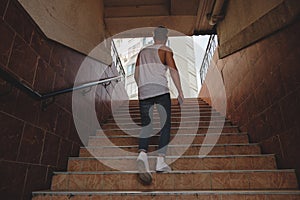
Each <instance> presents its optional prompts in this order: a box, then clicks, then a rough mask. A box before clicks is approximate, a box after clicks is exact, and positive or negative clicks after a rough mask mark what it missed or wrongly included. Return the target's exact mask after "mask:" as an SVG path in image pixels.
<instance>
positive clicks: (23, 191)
mask: <svg viewBox="0 0 300 200" xmlns="http://www.w3.org/2000/svg"><path fill="white" fill-rule="evenodd" d="M27 178H28V167H26V173H25V178H24V183H23V188H22V196H24V194H25V188H26V183H27Z"/></svg>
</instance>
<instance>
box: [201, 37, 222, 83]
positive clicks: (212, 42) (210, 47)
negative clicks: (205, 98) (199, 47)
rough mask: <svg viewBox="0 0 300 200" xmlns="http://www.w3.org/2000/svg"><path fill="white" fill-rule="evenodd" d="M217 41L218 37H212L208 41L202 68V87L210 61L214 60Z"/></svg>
mask: <svg viewBox="0 0 300 200" xmlns="http://www.w3.org/2000/svg"><path fill="white" fill-rule="evenodd" d="M217 45H218V43H217V39H216V35H211V36H210V37H209V40H208V44H207V47H206V51H205V54H204V58H203V61H202V64H201V67H200V80H201V85H202V84H203V82H204V80H205V77H206V74H207V69H208V67H209V65H210V61H211V60H212V57H213V55H214V52H215V50H216V48H217Z"/></svg>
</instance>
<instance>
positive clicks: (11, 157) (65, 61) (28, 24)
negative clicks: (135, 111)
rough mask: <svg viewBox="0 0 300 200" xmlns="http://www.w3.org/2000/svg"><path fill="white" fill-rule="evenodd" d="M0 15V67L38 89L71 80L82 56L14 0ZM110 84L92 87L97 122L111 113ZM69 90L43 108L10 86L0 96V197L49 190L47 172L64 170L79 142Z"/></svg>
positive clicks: (2, 5)
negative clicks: (40, 26)
mask: <svg viewBox="0 0 300 200" xmlns="http://www.w3.org/2000/svg"><path fill="white" fill-rule="evenodd" d="M0 18H1V19H0V67H1V68H3V69H5V70H6V71H7V72H9V73H11V74H12V75H14V76H16V77H17V78H19V79H22V81H23V82H24V83H26V84H27V85H29V86H30V87H32V88H34V89H36V90H37V91H39V92H42V93H43V92H49V91H53V90H57V89H63V88H67V87H70V86H72V85H73V83H74V79H75V76H76V73H77V70H78V68H79V66H80V64H81V62H82V61H83V59H84V58H85V56H84V55H82V54H80V53H78V52H76V51H74V50H72V49H70V48H67V47H65V46H63V45H60V44H58V43H56V42H54V41H50V40H48V39H47V38H46V37H45V36H44V35H43V34H42V33H41V31H40V30H39V29H38V27H37V26H36V25H35V24H34V23H33V22H32V20H31V19H30V17H29V16H28V15H27V13H26V12H25V11H24V10H23V8H22V7H21V6H20V4H19V3H18V2H17V1H16V0H1V1H0ZM89 63H90V64H91V63H92V64H91V66H93V65H95V66H96V67H100V68H101V67H102V68H101V70H102V71H104V72H105V73H104V74H103V77H102V78H104V77H108V76H112V75H113V74H115V72H113V70H112V68H111V67H104V65H103V64H101V63H99V62H97V61H95V60H92V59H90V62H89ZM93 63H94V64H93ZM113 87H114V85H113V84H111V85H109V86H108V87H107V88H106V89H105V88H104V87H102V86H98V90H97V95H96V108H97V112H98V118H99V121H100V122H101V121H103V120H105V118H107V117H108V116H109V114H110V112H111V107H110V95H111V92H112V88H113ZM8 90H9V85H7V84H6V82H4V81H2V80H1V79H0V92H1V94H2V93H5V92H7V91H8ZM71 95H72V94H70V93H69V94H65V95H61V96H58V97H57V98H56V101H55V103H54V104H51V105H50V106H49V107H48V108H47V109H46V110H45V111H43V110H42V109H41V102H40V101H35V100H33V99H32V98H31V97H29V96H28V95H26V94H25V93H23V92H22V91H19V90H18V89H16V88H13V89H12V91H11V92H10V93H8V94H7V95H1V96H0V127H1V133H0V138H1V139H0V177H1V178H0V196H1V199H11V200H17V199H30V195H31V191H34V190H40V189H49V188H50V181H51V174H52V172H53V171H54V170H66V165H67V160H68V157H69V156H76V155H77V154H78V151H79V147H80V145H81V141H80V139H79V137H78V135H77V131H76V128H75V126H74V122H73V116H72V99H71V97H72V96H71ZM83 123H85V125H86V126H88V122H83ZM88 134H94V130H91V131H90V132H89V133H88Z"/></svg>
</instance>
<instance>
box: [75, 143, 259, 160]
mask: <svg viewBox="0 0 300 200" xmlns="http://www.w3.org/2000/svg"><path fill="white" fill-rule="evenodd" d="M157 147H158V145H149V149H148V152H149V155H152V152H153V151H156V150H157ZM119 148H120V149H122V151H127V152H137V151H138V146H137V145H129V146H100V147H99V146H88V147H82V148H81V149H80V152H79V156H80V157H91V156H94V157H99V156H119V155H120V149H119ZM200 148H202V150H204V149H207V150H210V152H209V155H251V154H260V153H261V150H260V146H259V145H258V144H229V145H227V144H216V145H197V144H196V145H195V144H194V145H190V144H183V145H169V146H168V155H178V154H179V153H181V152H184V155H198V154H199V151H200ZM211 148H212V149H211Z"/></svg>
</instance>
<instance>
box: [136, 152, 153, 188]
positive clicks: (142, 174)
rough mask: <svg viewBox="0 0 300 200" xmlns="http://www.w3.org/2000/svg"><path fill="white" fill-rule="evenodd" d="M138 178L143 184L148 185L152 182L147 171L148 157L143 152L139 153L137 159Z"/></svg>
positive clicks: (148, 170)
mask: <svg viewBox="0 0 300 200" xmlns="http://www.w3.org/2000/svg"><path fill="white" fill-rule="evenodd" d="M136 163H137V170H138V176H139V178H140V180H141V181H142V183H143V184H145V185H150V184H151V182H152V175H151V173H150V169H149V163H148V157H147V154H146V153H145V152H143V151H142V152H140V154H139V156H138V158H137V161H136Z"/></svg>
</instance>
